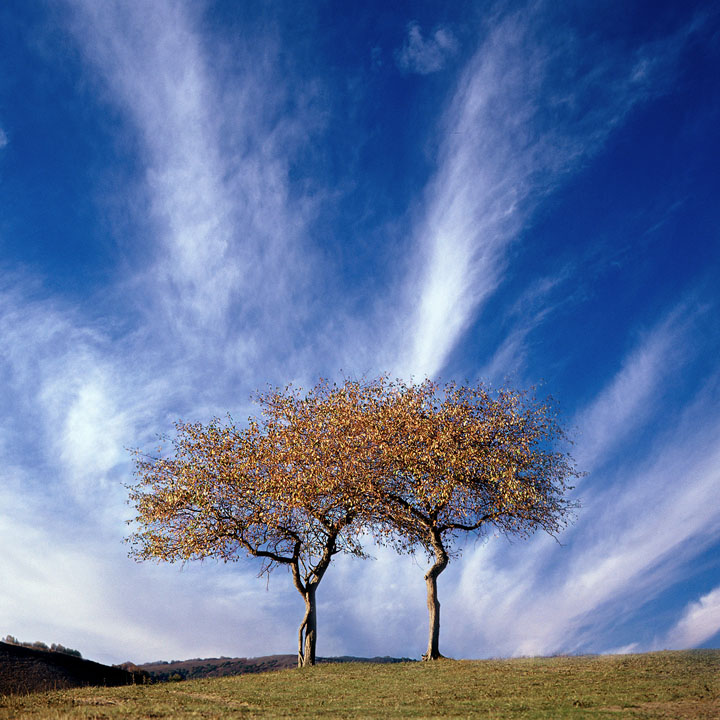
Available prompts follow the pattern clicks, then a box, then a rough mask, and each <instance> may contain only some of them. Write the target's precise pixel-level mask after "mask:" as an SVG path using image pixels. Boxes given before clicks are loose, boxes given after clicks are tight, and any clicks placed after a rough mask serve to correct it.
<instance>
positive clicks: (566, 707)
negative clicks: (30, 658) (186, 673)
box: [0, 650, 720, 720]
mask: <svg viewBox="0 0 720 720" xmlns="http://www.w3.org/2000/svg"><path fill="white" fill-rule="evenodd" d="M24 717H36V718H43V719H45V718H47V719H48V720H52V719H53V718H308V719H309V718H552V719H553V720H555V719H559V718H682V719H683V720H696V719H699V718H702V719H703V720H711V719H712V720H718V718H720V650H705V651H702V650H698V651H690V652H661V653H651V654H646V655H609V656H608V655H606V656H586V657H557V658H527V659H516V660H480V661H467V660H461V661H454V660H441V661H438V662H436V663H402V664H397V665H366V664H359V663H350V664H337V665H335V664H332V665H319V666H316V667H314V668H307V669H303V670H283V671H279V672H269V673H262V674H259V675H244V676H238V677H229V678H219V679H212V680H190V681H186V682H178V683H164V684H158V685H146V686H128V687H117V688H83V689H76V690H64V691H57V692H48V693H38V694H35V695H26V696H6V697H0V718H24Z"/></svg>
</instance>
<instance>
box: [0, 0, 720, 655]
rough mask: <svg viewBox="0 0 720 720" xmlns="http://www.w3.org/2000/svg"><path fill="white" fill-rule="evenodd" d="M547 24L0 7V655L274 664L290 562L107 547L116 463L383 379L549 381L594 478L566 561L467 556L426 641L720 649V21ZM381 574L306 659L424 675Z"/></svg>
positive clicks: (515, 551) (567, 20)
mask: <svg viewBox="0 0 720 720" xmlns="http://www.w3.org/2000/svg"><path fill="white" fill-rule="evenodd" d="M561 5H562V6H561V7H560V8H558V4H557V3H550V2H530V3H512V2H499V3H492V2H454V3H435V2H406V3H402V2H400V3H372V2H370V3H341V4H338V3H327V2H321V3H302V2H275V3H271V2H253V3H250V2H248V3H235V2H229V1H227V2H204V3H201V2H192V3H191V2H169V1H167V0H154V2H152V3H147V2H140V1H128V2H122V3H121V2H102V3H101V2H96V1H95V0H85V1H84V2H83V1H76V2H60V1H57V2H38V3H25V2H20V1H18V2H9V3H3V4H2V7H1V8H0V28H1V29H0V33H1V42H0V198H1V202H2V214H1V215H0V272H1V275H0V334H1V335H0V336H1V337H2V345H1V346H0V386H1V387H2V399H3V402H2V405H1V406H0V467H1V468H2V470H1V471H0V478H1V480H0V482H1V484H0V501H1V507H2V512H0V544H2V547H3V552H2V554H1V555H0V577H2V585H1V587H2V590H0V616H1V617H2V624H3V626H2V627H0V635H5V634H7V633H10V634H13V635H15V636H17V637H19V638H21V639H24V640H36V639H37V640H44V641H46V642H59V643H62V644H64V645H67V646H70V647H76V648H78V649H80V650H81V651H82V652H83V653H84V654H85V655H86V656H88V657H92V658H94V659H98V660H102V661H106V662H122V661H125V660H134V661H136V662H143V661H150V660H155V659H167V660H169V659H173V658H176V659H179V658H187V657H208V656H218V655H230V656H254V655H263V654H270V653H276V652H292V651H293V649H294V646H295V637H296V627H297V624H298V622H299V620H300V618H301V613H302V603H301V599H300V597H299V596H298V595H297V593H296V591H295V590H294V589H293V587H292V584H291V582H290V578H289V576H287V575H286V574H285V573H283V572H282V571H278V572H276V573H275V574H274V575H273V576H272V578H271V580H270V583H269V588H268V587H267V586H266V583H265V581H264V580H259V579H257V578H256V577H255V575H256V572H257V569H258V568H257V566H256V565H255V564H254V563H253V562H251V561H241V562H239V563H236V564H231V565H228V566H224V565H216V564H214V563H195V564H187V565H185V566H184V567H180V566H173V565H153V564H136V563H134V562H133V561H131V560H129V559H128V558H127V557H126V552H127V547H126V546H125V545H123V542H122V539H123V537H124V536H125V535H126V534H127V532H128V528H127V526H126V525H125V521H126V520H127V519H128V518H129V517H130V516H131V514H132V511H131V508H129V507H128V506H127V504H126V495H127V493H126V490H125V488H124V487H123V483H126V482H128V481H129V480H130V479H131V472H132V467H131V463H130V456H129V454H128V452H127V450H126V448H128V447H141V448H151V447H153V446H154V445H155V443H156V440H155V438H156V435H157V434H160V433H164V432H167V431H169V430H170V429H171V428H172V423H173V421H174V420H176V419H178V418H182V419H185V420H202V421H205V420H208V419H210V418H211V417H212V416H214V415H224V414H225V413H226V412H230V413H231V414H232V415H233V416H234V417H236V418H243V417H247V416H249V415H251V414H255V412H256V410H255V408H254V406H253V405H252V403H251V401H250V396H251V394H252V393H253V392H254V391H255V390H257V389H262V388H264V387H265V386H266V385H267V384H268V383H270V384H278V385H284V384H285V383H287V382H294V383H297V384H300V385H305V386H307V385H310V384H314V382H315V381H316V380H317V379H318V377H320V376H324V377H330V378H341V377H342V376H343V375H346V376H347V375H349V376H354V377H361V376H364V375H365V376H370V377H372V376H375V375H378V374H380V373H385V372H387V373H390V374H391V375H393V376H399V377H403V378H405V379H412V378H414V379H422V378H423V377H425V376H431V377H440V378H442V379H444V380H451V379H454V380H458V381H464V380H467V381H469V382H475V381H477V380H484V381H487V382H490V383H493V384H495V385H498V384H502V383H503V382H504V381H505V380H506V379H508V380H509V382H510V383H512V384H514V385H516V386H521V387H526V386H529V385H532V384H536V383H539V382H541V381H542V382H544V385H543V389H544V390H545V391H546V392H548V393H551V394H552V395H553V396H554V397H556V398H557V400H558V401H559V403H560V405H561V407H562V408H563V412H564V418H565V422H566V423H567V425H568V426H570V427H572V428H574V430H573V432H574V435H575V447H574V455H575V457H576V459H577V463H578V466H579V467H580V468H581V469H582V470H585V471H587V475H586V477H584V478H583V479H582V481H581V482H580V483H579V485H578V488H577V490H576V495H577V496H578V498H580V500H581V501H582V506H583V507H582V510H581V511H580V513H579V514H578V518H577V521H576V523H575V524H574V526H573V527H572V528H571V529H569V530H568V531H566V532H565V533H564V534H563V536H562V537H561V541H562V545H560V544H558V543H556V542H555V541H554V540H553V539H551V538H548V537H546V536H540V535H538V536H535V537H533V538H532V539H531V540H529V541H527V542H514V543H510V542H508V541H507V540H506V539H505V538H503V537H496V536H494V535H492V534H490V535H489V536H488V537H487V538H485V539H484V540H482V541H478V542H475V541H469V542H468V543H467V544H466V547H465V551H464V553H463V556H462V558H460V559H459V560H457V561H455V562H454V563H453V564H452V565H451V566H450V567H449V568H448V570H447V571H446V572H445V573H444V574H443V575H442V576H441V578H440V582H439V587H440V599H441V602H442V634H441V650H442V651H443V652H444V654H446V655H450V656H453V657H469V658H478V657H489V656H512V655H530V654H551V653H559V652H569V653H575V652H618V651H646V650H653V649H662V648H688V647H703V646H705V647H717V646H718V645H719V644H720V559H719V558H718V551H720V502H718V496H719V495H720V363H719V362H718V358H720V322H719V321H718V317H719V311H720V289H719V288H720V283H719V282H718V276H719V275H720V232H719V230H718V221H719V220H720V203H718V201H717V198H718V197H719V196H720V175H719V172H718V166H719V163H718V159H719V158H720V132H719V131H718V128H719V127H720V72H718V70H719V67H720V15H718V12H717V9H713V7H712V4H710V3H702V2H695V3H693V2H686V3H682V4H681V3H677V2H653V3H642V2H619V1H615V0H606V1H602V2H600V1H599V2H595V3H583V4H581V5H582V6H581V7H580V6H576V4H570V3H568V4H561ZM371 553H372V554H373V555H374V558H375V559H374V560H368V561H365V562H360V561H356V560H349V559H343V558H339V559H338V561H337V562H336V563H335V565H334V566H333V567H332V568H331V570H330V571H329V572H328V574H327V576H326V578H325V579H324V580H323V584H322V585H321V587H320V591H319V596H318V599H319V603H320V605H319V622H320V626H319V640H318V653H319V654H320V655H338V654H354V655H402V656H410V657H419V655H420V654H421V652H422V651H423V649H424V645H425V639H426V610H425V599H424V597H425V595H424V582H423V578H422V575H423V567H424V563H423V559H422V558H421V557H418V558H415V559H412V558H407V557H405V558H398V557H396V556H394V555H393V554H392V552H390V551H388V550H384V549H371Z"/></svg>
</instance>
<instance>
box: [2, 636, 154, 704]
mask: <svg viewBox="0 0 720 720" xmlns="http://www.w3.org/2000/svg"><path fill="white" fill-rule="evenodd" d="M142 681H143V678H142V675H140V674H139V673H132V672H128V671H127V670H123V669H121V668H116V667H110V666H109V665H101V664H100V663H96V662H93V661H92V660H83V659H82V658H79V657H74V656H72V655H65V654H64V653H59V652H50V651H45V650H35V649H33V648H26V647H22V646H19V645H9V644H8V643H4V642H0V695H7V694H13V693H31V692H38V691H41V690H59V689H63V688H73V687H82V686H84V685H106V686H110V685H131V684H133V683H136V682H140V683H142Z"/></svg>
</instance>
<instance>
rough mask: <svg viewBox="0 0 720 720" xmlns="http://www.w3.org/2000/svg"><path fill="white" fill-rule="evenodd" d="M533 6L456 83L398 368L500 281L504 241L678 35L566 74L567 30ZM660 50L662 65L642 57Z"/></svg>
mask: <svg viewBox="0 0 720 720" xmlns="http://www.w3.org/2000/svg"><path fill="white" fill-rule="evenodd" d="M540 8H541V5H540V4H536V5H534V6H532V7H531V8H526V9H525V10H524V11H523V12H522V13H521V14H516V15H509V16H506V17H505V18H503V19H501V20H500V21H499V22H498V24H497V25H496V26H495V27H493V28H492V29H491V31H490V32H489V33H488V35H487V37H486V38H485V39H484V41H483V42H482V44H481V46H480V48H479V50H478V51H477V53H476V54H475V56H474V57H473V58H472V60H471V61H470V62H469V63H468V66H467V68H466V69H465V70H464V71H463V73H462V75H461V77H460V80H459V82H458V84H457V88H456V90H455V93H454V96H453V98H452V101H451V103H450V106H449V109H448V111H447V113H446V115H445V118H444V122H443V125H442V131H443V139H442V142H441V145H440V149H439V154H438V168H437V172H436V174H435V176H434V178H433V179H432V180H431V182H430V183H429V186H428V188H427V194H426V203H425V206H426V208H427V210H426V213H425V215H424V217H423V219H422V221H421V222H420V223H419V225H418V227H417V229H416V234H415V240H416V245H417V247H418V248H419V252H418V255H417V259H416V262H415V269H414V274H413V275H412V277H411V278H410V280H409V285H408V298H409V300H408V303H409V307H410V308H412V311H411V313H410V321H409V323H408V326H407V338H408V342H407V345H408V347H409V352H408V353H407V354H406V356H405V358H404V362H403V366H404V368H405V373H406V374H408V375H415V376H426V375H427V376H433V375H435V374H436V373H437V372H438V371H439V370H441V369H442V367H443V365H444V363H445V361H446V360H447V358H448V356H449V354H450V352H451V351H452V349H453V347H454V346H455V344H456V343H457V341H458V339H459V338H460V337H461V336H462V334H463V333H464V332H465V331H466V330H467V328H468V327H469V325H470V324H471V323H472V322H473V320H474V319H476V318H477V316H478V313H479V312H480V310H481V308H482V306H483V304H484V303H485V302H486V301H487V300H488V298H489V297H490V296H491V295H492V294H493V293H494V292H495V290H496V289H497V288H498V286H499V285H500V283H501V282H502V281H503V273H504V271H505V268H506V265H507V252H508V250H509V248H510V246H511V245H512V243H513V242H514V241H515V240H516V238H517V237H518V234H519V232H520V230H521V228H522V227H523V226H524V224H525V223H526V222H527V220H528V219H529V217H530V215H531V213H532V211H533V209H534V207H535V205H536V204H537V203H538V202H539V200H540V199H541V198H542V197H544V196H545V195H546V194H547V193H548V192H550V191H552V189H553V188H554V187H556V186H557V185H558V184H559V183H560V182H561V181H562V180H563V178H564V177H565V176H566V175H567V173H568V172H570V171H572V170H573V169H575V168H576V167H578V165H579V164H580V163H581V161H582V160H583V159H584V158H587V157H588V156H590V155H592V154H593V153H595V152H596V151H597V150H598V148H599V147H600V146H601V145H602V143H603V142H604V140H605V138H606V137H607V135H608V134H609V133H610V132H611V130H612V129H613V128H614V127H615V126H616V125H617V124H618V123H619V122H620V120H621V119H622V118H623V117H624V116H625V115H626V114H627V113H628V112H629V111H630V109H631V108H632V107H633V106H634V105H636V104H637V103H638V102H640V101H642V100H644V99H645V98H647V97H648V95H649V94H650V93H651V92H654V91H656V90H655V83H657V81H658V77H659V76H661V75H662V72H661V71H662V70H664V69H666V66H667V65H668V64H669V63H671V62H672V58H673V57H674V56H675V55H676V53H677V50H678V45H679V44H680V42H681V40H682V38H681V39H680V40H678V38H671V39H669V40H668V41H667V43H666V44H667V47H665V48H660V47H658V46H655V45H653V46H652V47H648V48H643V49H642V50H641V51H639V52H638V53H637V54H636V55H635V56H633V57H631V58H623V59H621V60H618V58H617V57H615V58H614V59H612V60H609V59H607V58H606V57H604V55H603V51H602V49H597V50H594V49H593V48H591V47H584V48H583V51H584V52H586V53H592V52H597V57H596V58H595V59H594V62H593V63H592V70H591V71H589V72H587V73H585V74H575V75H573V76H572V77H568V76H567V74H566V73H565V74H563V73H564V72H565V71H566V70H567V68H568V67H572V65H573V63H572V57H573V54H574V53H575V52H577V49H576V41H575V38H573V36H572V34H571V33H570V32H569V31H567V30H563V31H560V30H558V32H557V33H556V34H555V36H554V38H553V41H552V43H549V42H548V40H547V39H540V37H539V36H538V35H537V33H536V31H535V27H536V25H537V24H538V18H539V15H537V14H536V13H537V12H538V11H539V9H540ZM651 57H652V58H657V57H662V58H663V63H664V64H663V67H662V68H660V67H659V65H660V64H661V63H659V62H658V61H654V60H652V61H651V60H650V58H651Z"/></svg>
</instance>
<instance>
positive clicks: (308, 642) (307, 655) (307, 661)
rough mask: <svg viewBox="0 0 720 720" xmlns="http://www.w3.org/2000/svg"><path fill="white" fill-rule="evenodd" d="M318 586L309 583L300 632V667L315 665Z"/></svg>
mask: <svg viewBox="0 0 720 720" xmlns="http://www.w3.org/2000/svg"><path fill="white" fill-rule="evenodd" d="M316 588H317V586H316V585H315V584H312V583H308V585H307V589H306V591H305V617H304V618H303V621H302V623H301V625H300V630H299V632H298V667H307V666H308V665H314V664H315V646H316V645H317V603H316V601H315V590H316Z"/></svg>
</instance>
